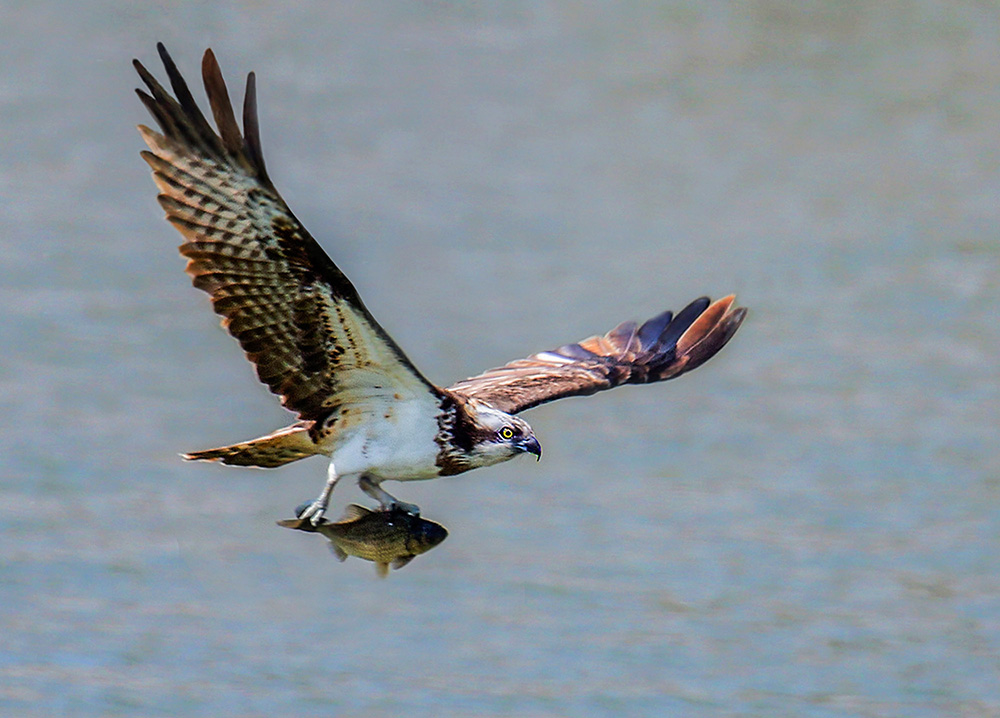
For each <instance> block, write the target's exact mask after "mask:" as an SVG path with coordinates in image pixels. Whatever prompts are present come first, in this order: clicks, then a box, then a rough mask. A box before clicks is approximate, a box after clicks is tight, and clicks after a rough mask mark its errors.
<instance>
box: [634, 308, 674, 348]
mask: <svg viewBox="0 0 1000 718" xmlns="http://www.w3.org/2000/svg"><path fill="white" fill-rule="evenodd" d="M673 318H674V313H673V312H672V311H670V310H669V309H668V310H667V311H665V312H663V313H662V314H657V315H656V316H655V317H653V318H652V319H649V320H647V321H645V322H643V325H642V326H641V327H639V333H638V337H639V344H640V345H642V348H643V350H645V349H648V348H650V347H651V346H653V344H655V343H656V341H657V340H658V339H659V338H660V335H662V334H663V330H664V329H666V328H667V325H669V324H670V321H671V320H672V319H673Z"/></svg>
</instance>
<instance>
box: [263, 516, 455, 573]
mask: <svg viewBox="0 0 1000 718" xmlns="http://www.w3.org/2000/svg"><path fill="white" fill-rule="evenodd" d="M310 503H311V502H310ZM310 503H305V504H302V505H301V506H299V507H298V508H297V509H296V510H295V514H296V516H298V517H299V518H294V519H284V520H282V521H278V522H277V523H278V526H283V527H285V528H290V529H297V530H299V531H306V532H309V533H321V534H323V535H324V536H326V538H327V539H329V540H330V549H331V550H332V551H333V553H334V554H335V555H336V557H337V558H338V559H340V560H341V561H346V560H347V557H348V556H356V557H357V558H361V559H364V560H365V561H372V562H374V563H375V570H376V571H377V572H378V575H379V576H380V577H382V578H385V577H386V576H387V575H388V573H389V567H390V566H392V568H394V569H400V568H402V567H403V566H405V565H406V564H408V563H409V562H410V561H412V560H413V558H414V557H415V556H419V555H420V554H422V553H426V552H427V551H430V550H431V549H432V548H434V547H435V546H437V545H438V544H440V543H441V542H442V541H444V540H445V539H446V538H448V529H446V528H445V527H444V526H442V525H441V524H439V523H437V522H436V521H430V520H429V519H425V518H422V517H420V516H414V515H413V514H411V513H409V512H407V511H405V510H404V509H402V508H394V509H389V510H384V511H372V510H371V509H367V508H365V507H364V506H360V505H358V504H349V505H348V506H347V508H346V509H345V511H344V515H343V516H341V517H340V519H338V520H337V521H321V522H320V523H319V524H318V525H315V526H314V525H313V523H312V522H311V521H310V520H309V519H308V518H305V519H303V518H301V516H302V514H303V513H304V512H305V510H306V508H308V506H309V505H310Z"/></svg>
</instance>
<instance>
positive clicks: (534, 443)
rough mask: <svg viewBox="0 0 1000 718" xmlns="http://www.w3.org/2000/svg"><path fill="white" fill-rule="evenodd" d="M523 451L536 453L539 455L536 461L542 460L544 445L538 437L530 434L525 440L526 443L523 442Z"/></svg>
mask: <svg viewBox="0 0 1000 718" xmlns="http://www.w3.org/2000/svg"><path fill="white" fill-rule="evenodd" d="M521 451H523V452H525V453H527V454H534V455H535V456H537V457H538V458H537V459H536V461H541V460H542V445H541V444H539V443H538V439H536V438H535V437H534V436H529V437H528V438H527V439H525V440H524V443H523V444H521Z"/></svg>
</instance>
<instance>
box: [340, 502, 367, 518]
mask: <svg viewBox="0 0 1000 718" xmlns="http://www.w3.org/2000/svg"><path fill="white" fill-rule="evenodd" d="M370 513H371V510H370V509H366V508H365V507H364V506H361V505H359V504H348V505H347V506H345V507H344V514H343V515H342V516H341V517H340V518H339V519H337V521H338V523H344V522H346V521H355V520H357V519H360V518H363V517H365V516H367V515H368V514H370Z"/></svg>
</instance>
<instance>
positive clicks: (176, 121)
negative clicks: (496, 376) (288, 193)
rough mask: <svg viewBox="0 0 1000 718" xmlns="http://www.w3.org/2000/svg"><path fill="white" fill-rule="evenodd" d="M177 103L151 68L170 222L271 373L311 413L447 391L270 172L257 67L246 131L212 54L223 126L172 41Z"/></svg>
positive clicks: (169, 67) (210, 85) (157, 158)
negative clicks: (381, 318) (206, 108)
mask: <svg viewBox="0 0 1000 718" xmlns="http://www.w3.org/2000/svg"><path fill="white" fill-rule="evenodd" d="M157 50H158V51H159V53H160V58H161V59H162V60H163V64H164V66H165V67H166V71H167V75H168V77H169V78H170V84H171V86H172V87H173V91H174V95H176V99H175V98H173V97H171V96H170V95H169V94H168V93H167V91H166V90H164V88H163V87H162V86H161V85H160V84H159V83H158V82H157V81H156V79H155V78H154V77H153V76H152V75H151V74H150V73H149V72H148V71H147V70H146V68H145V67H143V66H142V64H141V63H140V62H139V61H138V60H135V61H134V62H133V64H134V65H135V68H136V70H137V71H138V73H139V76H140V77H141V78H142V80H143V82H144V83H145V84H146V86H147V87H148V88H149V93H148V94H147V93H146V92H143V91H142V90H136V92H137V93H138V95H139V98H140V99H141V100H142V101H143V104H145V105H146V108H147V109H148V110H149V112H150V113H151V114H152V115H153V118H154V119H155V120H156V122H157V124H158V125H159V126H160V129H161V132H162V134H161V133H158V132H154V131H153V130H151V129H149V128H148V127H145V126H142V125H140V126H139V132H140V133H141V134H142V137H143V139H144V140H145V141H146V144H148V145H149V149H150V151H148V152H147V151H144V152H143V153H142V157H143V159H145V160H146V162H148V163H149V166H150V167H152V169H153V179H154V181H155V182H156V185H157V187H159V189H160V192H161V194H160V195H159V197H158V199H159V202H160V205H161V206H162V207H163V209H164V210H165V211H166V213H167V219H168V220H169V221H170V222H171V223H172V224H173V225H174V226H175V227H176V228H177V229H178V230H180V232H181V234H182V235H184V240H185V241H184V243H183V244H182V245H181V246H180V252H181V254H183V255H184V256H185V257H187V258H188V260H189V261H188V265H187V273H188V274H190V275H191V277H192V278H193V283H194V286H196V287H198V288H199V289H202V290H204V291H206V292H208V294H209V295H211V298H212V304H213V306H214V308H215V311H216V312H217V313H219V314H221V315H222V316H223V320H222V324H223V326H224V327H226V329H227V330H228V331H229V333H230V334H231V335H232V336H233V337H234V338H236V340H237V341H238V342H239V343H240V345H241V346H242V347H243V350H244V351H245V352H246V355H247V358H248V359H249V360H250V361H251V362H253V363H254V364H255V365H256V368H257V375H258V376H259V377H260V380H261V381H262V382H264V383H265V384H267V386H268V387H270V389H271V391H273V392H274V393H275V394H278V395H279V396H280V397H281V398H282V403H283V404H284V405H285V406H286V407H287V408H289V409H291V410H293V411H296V412H298V413H299V415H300V416H301V417H302V418H303V419H317V418H321V417H323V416H325V415H327V414H329V413H330V410H331V409H334V408H336V407H338V406H342V405H343V404H344V403H356V402H359V401H362V402H363V401H366V400H367V399H369V398H373V397H374V396H378V395H384V396H387V397H393V396H394V395H397V394H398V395H410V396H412V395H421V394H422V395H427V396H431V395H434V396H436V395H437V391H438V390H437V389H436V388H435V387H434V386H433V385H432V384H430V382H428V381H427V380H426V379H425V378H424V377H423V376H422V375H421V374H420V372H419V371H418V370H417V369H416V368H415V367H414V366H413V364H412V363H411V362H410V361H409V360H408V359H407V358H406V355H404V354H403V352H402V350H401V349H400V348H399V347H398V346H397V345H396V343H395V342H394V341H393V340H392V338H390V337H389V335H388V334H386V332H385V330H383V329H382V327H380V326H379V325H378V322H376V321H375V319H374V318H373V317H372V315H371V314H370V313H369V312H368V310H367V309H366V308H365V305H364V304H363V303H362V301H361V298H360V297H359V296H358V293H357V290H355V288H354V286H353V285H352V284H351V282H350V281H349V280H348V279H347V277H345V276H344V274H343V273H342V272H341V271H340V270H339V269H338V268H337V266H336V265H335V264H334V263H333V262H332V261H331V260H330V258H329V257H328V256H327V255H326V253H325V252H324V251H323V249H322V248H321V247H320V246H319V244H317V242H316V240H314V239H313V238H312V237H311V236H310V235H309V232H307V231H306V229H305V228H304V227H303V226H302V225H301V224H300V223H299V221H298V220H297V219H296V218H295V216H294V215H293V214H292V212H291V211H290V210H289V209H288V206H287V205H286V204H285V202H284V200H282V199H281V196H280V195H279V194H278V191H277V190H276V189H275V188H274V185H273V184H271V181H270V179H269V178H268V176H267V170H266V169H265V167H264V157H263V154H262V153H261V148H260V133H259V129H258V123H257V106H256V90H255V80H254V75H253V73H250V75H249V76H248V77H247V89H246V96H245V98H244V104H243V130H244V133H245V135H244V134H241V132H240V128H239V125H238V124H237V122H236V117H235V116H234V114H233V109H232V106H231V104H230V101H229V93H228V91H227V90H226V84H225V81H224V80H223V79H222V72H221V71H220V69H219V65H218V62H216V59H215V56H214V55H213V54H212V51H211V50H208V51H206V52H205V56H204V59H203V61H202V76H203V78H204V82H205V92H206V94H207V95H208V100H209V103H210V105H211V107H212V114H213V115H214V117H215V124H216V126H217V127H218V128H219V132H218V133H216V132H215V131H214V130H213V129H212V127H211V126H210V125H209V123H208V121H207V120H206V119H205V117H204V115H202V113H201V111H200V110H199V109H198V106H197V104H196V103H195V101H194V99H193V97H192V96H191V92H190V90H189V89H188V87H187V84H186V83H185V82H184V79H183V78H182V77H181V74H180V72H178V70H177V67H176V65H174V62H173V60H172V59H171V58H170V55H169V54H168V53H167V51H166V49H165V48H164V47H163V44H162V43H160V44H158V45H157Z"/></svg>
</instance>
